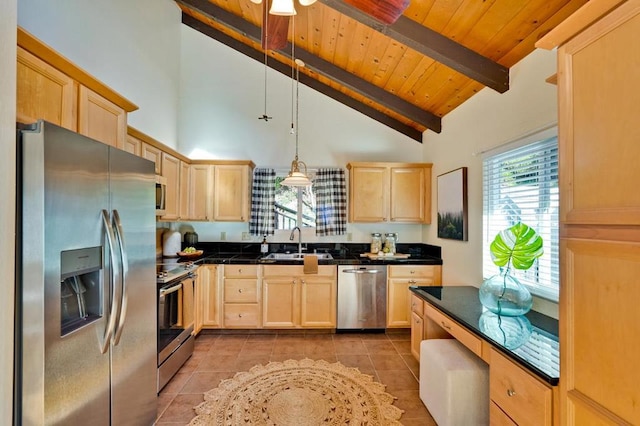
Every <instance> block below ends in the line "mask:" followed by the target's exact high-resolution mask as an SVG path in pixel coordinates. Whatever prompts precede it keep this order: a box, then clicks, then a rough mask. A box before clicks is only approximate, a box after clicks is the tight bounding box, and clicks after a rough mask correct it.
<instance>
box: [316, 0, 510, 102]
mask: <svg viewBox="0 0 640 426" xmlns="http://www.w3.org/2000/svg"><path fill="white" fill-rule="evenodd" d="M318 2H319V3H322V4H324V5H326V6H328V7H330V8H332V9H335V10H336V11H338V12H340V13H341V14H343V15H345V16H348V17H349V18H352V19H355V20H356V21H358V22H360V23H361V24H363V25H366V26H368V27H369V28H372V29H374V30H376V31H378V32H379V33H381V34H384V35H386V36H388V37H390V38H392V39H394V40H396V41H397V42H399V43H401V44H404V45H405V46H407V47H410V48H411V49H414V50H415V51H417V52H420V53H422V54H423V55H425V56H428V57H430V58H432V59H435V60H436V61H438V62H440V63H442V64H444V65H446V66H448V67H449V68H451V69H453V70H456V71H458V72H459V73H461V74H463V75H466V76H467V77H469V78H472V79H474V80H476V81H477V82H479V83H482V84H483V85H485V86H487V87H490V88H492V89H494V90H496V91H497V92H499V93H504V92H506V91H507V90H509V68H507V67H504V66H502V65H500V64H498V63H496V62H494V61H492V60H491V59H489V58H487V57H485V56H482V55H480V54H478V53H476V52H474V51H473V50H471V49H468V48H466V47H464V46H462V45H461V44H459V43H456V42H455V41H453V40H451V39H449V38H447V37H445V36H443V35H441V34H439V33H437V32H435V31H433V30H431V29H429V28H427V27H425V26H423V25H420V24H419V23H417V22H415V21H413V20H411V19H409V18H407V17H405V16H400V17H399V18H398V19H397V21H396V22H395V23H393V24H391V25H386V24H384V23H382V22H380V21H378V20H376V19H374V18H373V17H371V16H369V15H367V14H366V13H364V12H362V11H360V10H359V9H357V8H355V7H353V6H350V5H348V4H346V3H345V2H344V1H342V0H318Z"/></svg>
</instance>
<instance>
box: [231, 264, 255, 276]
mask: <svg viewBox="0 0 640 426" xmlns="http://www.w3.org/2000/svg"><path fill="white" fill-rule="evenodd" d="M224 276H225V277H234V278H236V277H253V278H256V277H257V276H258V265H225V266H224Z"/></svg>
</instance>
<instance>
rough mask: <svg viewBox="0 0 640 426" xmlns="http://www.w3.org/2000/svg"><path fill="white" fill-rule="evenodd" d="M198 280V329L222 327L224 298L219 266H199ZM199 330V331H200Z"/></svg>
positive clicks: (196, 321) (196, 326)
mask: <svg viewBox="0 0 640 426" xmlns="http://www.w3.org/2000/svg"><path fill="white" fill-rule="evenodd" d="M197 273H198V278H197V280H196V291H195V295H196V297H195V299H196V302H195V305H196V319H195V324H196V325H195V326H194V328H196V329H199V330H201V329H207V328H220V326H221V325H222V322H221V312H220V310H221V309H220V308H221V305H222V303H221V302H222V298H221V297H220V286H219V285H218V266H217V265H202V266H200V267H199V268H198V272H197ZM199 330H198V331H199Z"/></svg>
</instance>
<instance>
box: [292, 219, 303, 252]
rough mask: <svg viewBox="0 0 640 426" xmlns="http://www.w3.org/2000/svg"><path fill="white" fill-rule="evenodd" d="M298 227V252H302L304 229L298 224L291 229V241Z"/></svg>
mask: <svg viewBox="0 0 640 426" xmlns="http://www.w3.org/2000/svg"><path fill="white" fill-rule="evenodd" d="M296 229H297V230H298V253H302V231H301V230H300V228H299V227H298V226H296V227H295V228H293V229H292V230H291V235H289V241H293V236H294V235H295V233H296Z"/></svg>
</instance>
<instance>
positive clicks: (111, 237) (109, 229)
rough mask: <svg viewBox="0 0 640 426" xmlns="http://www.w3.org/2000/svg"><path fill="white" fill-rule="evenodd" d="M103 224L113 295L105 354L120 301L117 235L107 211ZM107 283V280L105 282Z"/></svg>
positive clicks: (103, 217)
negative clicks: (117, 271)
mask: <svg viewBox="0 0 640 426" xmlns="http://www.w3.org/2000/svg"><path fill="white" fill-rule="evenodd" d="M102 223H103V224H104V228H105V235H106V240H107V245H108V246H109V247H108V249H109V259H110V261H111V268H110V271H111V277H110V278H109V280H108V281H109V282H108V286H109V290H110V293H111V301H110V302H109V311H108V312H107V317H108V318H107V328H106V330H105V331H104V338H103V340H102V342H100V351H101V352H102V353H103V354H104V353H106V352H107V350H108V349H109V342H110V340H111V336H112V335H113V330H114V328H115V326H116V317H117V315H116V312H117V311H118V303H119V301H118V299H117V297H116V295H115V278H116V275H117V274H116V268H117V263H116V261H115V260H116V256H115V250H114V246H113V244H114V240H115V235H114V233H113V228H112V227H111V221H110V220H109V212H108V211H107V210H102ZM105 281H106V280H105Z"/></svg>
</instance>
